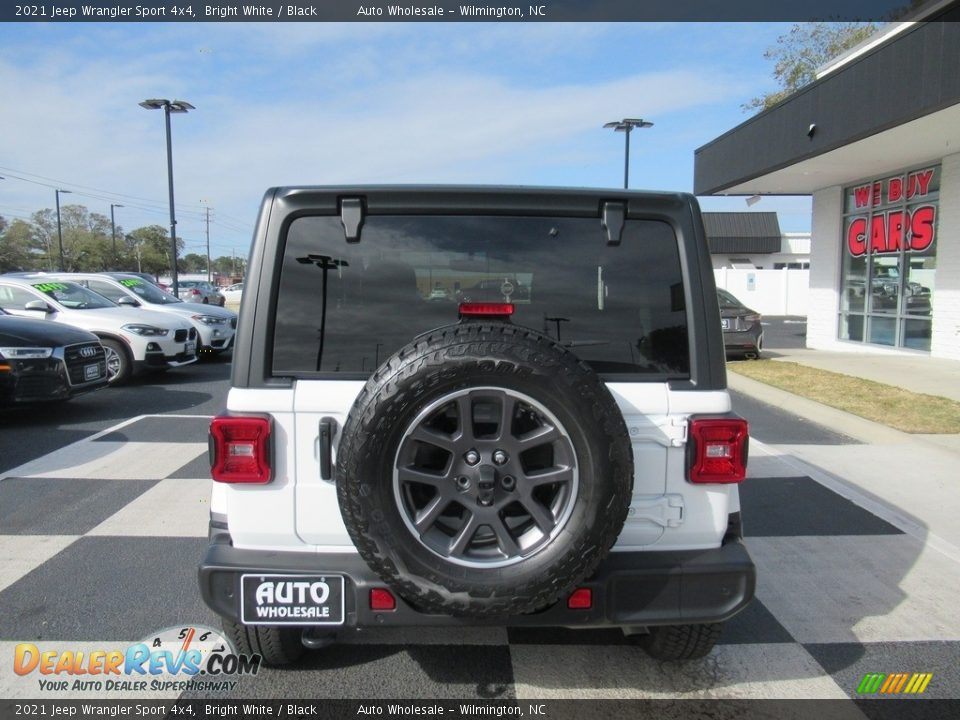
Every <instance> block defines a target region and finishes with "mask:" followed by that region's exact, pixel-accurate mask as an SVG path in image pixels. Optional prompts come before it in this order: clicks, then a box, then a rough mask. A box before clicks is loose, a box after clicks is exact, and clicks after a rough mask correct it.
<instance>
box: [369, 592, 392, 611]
mask: <svg viewBox="0 0 960 720" xmlns="http://www.w3.org/2000/svg"><path fill="white" fill-rule="evenodd" d="M370 609H371V610H396V609H397V601H396V598H394V597H393V593H392V592H390V591H389V590H385V589H384V588H372V589H371V590H370Z"/></svg>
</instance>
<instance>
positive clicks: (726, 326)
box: [720, 318, 730, 330]
mask: <svg viewBox="0 0 960 720" xmlns="http://www.w3.org/2000/svg"><path fill="white" fill-rule="evenodd" d="M720 327H722V328H723V329H724V330H729V329H730V318H723V319H722V320H721V321H720Z"/></svg>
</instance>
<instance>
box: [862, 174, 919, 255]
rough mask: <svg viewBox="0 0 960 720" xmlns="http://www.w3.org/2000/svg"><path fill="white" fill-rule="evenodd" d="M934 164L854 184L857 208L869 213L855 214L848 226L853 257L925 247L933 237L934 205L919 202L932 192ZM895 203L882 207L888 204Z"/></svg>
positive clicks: (909, 250)
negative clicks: (931, 166) (856, 185)
mask: <svg viewBox="0 0 960 720" xmlns="http://www.w3.org/2000/svg"><path fill="white" fill-rule="evenodd" d="M935 172H936V168H926V169H924V170H917V171H914V172H910V173H906V174H903V175H896V176H894V177H890V178H886V179H884V180H874V181H873V182H871V183H867V184H864V185H860V186H858V187H855V188H853V202H854V206H855V208H856V209H858V210H860V209H863V210H871V211H872V212H871V214H870V215H869V216H867V215H864V216H862V217H854V218H852V219H851V220H850V224H849V226H848V228H847V251H848V252H849V253H850V254H851V255H853V256H854V257H860V256H861V255H865V254H866V253H867V250H868V249H869V250H870V252H871V253H872V254H874V255H885V254H891V253H898V252H900V249H901V248H903V249H904V250H905V251H906V252H911V253H920V252H924V251H925V250H928V249H929V248H930V247H931V246H932V245H933V241H934V234H935V228H936V216H937V206H936V204H935V203H930V204H917V205H909V206H907V207H904V202H907V203H922V201H923V199H924V198H926V197H927V196H928V195H930V194H931V193H932V192H933V189H932V182H931V181H932V180H933V178H934V174H935ZM895 204H896V205H898V207H895V208H891V209H889V210H884V209H883V208H885V207H889V206H891V205H895Z"/></svg>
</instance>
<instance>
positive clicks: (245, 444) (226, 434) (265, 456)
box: [210, 416, 273, 484]
mask: <svg viewBox="0 0 960 720" xmlns="http://www.w3.org/2000/svg"><path fill="white" fill-rule="evenodd" d="M210 446H211V447H210V450H211V458H210V474H211V475H212V476H213V479H214V480H216V481H217V482H222V483H260V484H262V483H268V482H270V481H271V480H272V479H273V472H272V468H271V467H270V419H269V418H267V417H259V416H224V417H216V418H214V419H213V422H211V423H210Z"/></svg>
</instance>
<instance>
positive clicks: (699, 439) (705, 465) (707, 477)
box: [687, 417, 750, 483]
mask: <svg viewBox="0 0 960 720" xmlns="http://www.w3.org/2000/svg"><path fill="white" fill-rule="evenodd" d="M749 437H750V436H749V432H748V429H747V421H746V420H744V419H743V418H740V417H723V418H691V419H690V427H689V433H688V441H687V445H688V448H689V450H688V453H689V454H688V458H689V460H688V467H689V471H688V473H689V474H688V477H689V478H690V482H694V483H738V482H741V481H742V480H743V479H744V478H745V477H746V476H747V451H748V440H749Z"/></svg>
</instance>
